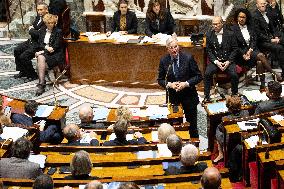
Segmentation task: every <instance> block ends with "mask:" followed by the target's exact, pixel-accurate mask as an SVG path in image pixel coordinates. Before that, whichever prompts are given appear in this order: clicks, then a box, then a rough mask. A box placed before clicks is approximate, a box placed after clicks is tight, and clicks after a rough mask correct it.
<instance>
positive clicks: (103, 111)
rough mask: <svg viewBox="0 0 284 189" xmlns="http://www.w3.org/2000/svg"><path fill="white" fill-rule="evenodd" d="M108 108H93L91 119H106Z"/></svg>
mask: <svg viewBox="0 0 284 189" xmlns="http://www.w3.org/2000/svg"><path fill="white" fill-rule="evenodd" d="M109 111H110V109H108V108H106V107H100V108H93V113H94V118H93V120H95V121H98V120H101V121H105V120H106V119H107V116H108V114H109Z"/></svg>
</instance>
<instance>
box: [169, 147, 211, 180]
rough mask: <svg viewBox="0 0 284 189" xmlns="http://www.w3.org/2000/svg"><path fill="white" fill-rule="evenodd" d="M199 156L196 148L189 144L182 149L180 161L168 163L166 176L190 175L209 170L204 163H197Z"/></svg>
mask: <svg viewBox="0 0 284 189" xmlns="http://www.w3.org/2000/svg"><path fill="white" fill-rule="evenodd" d="M198 156H199V151H198V149H197V148H196V146H194V145H192V144H187V145H186V146H184V147H183V148H182V149H181V153H180V161H179V162H169V163H168V168H167V169H166V170H165V175H178V174H188V173H196V172H202V171H204V169H206V168H207V164H206V163H204V162H199V163H196V162H197V160H198Z"/></svg>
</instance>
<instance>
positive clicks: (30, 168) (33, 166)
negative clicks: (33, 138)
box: [0, 138, 42, 179]
mask: <svg viewBox="0 0 284 189" xmlns="http://www.w3.org/2000/svg"><path fill="white" fill-rule="evenodd" d="M31 149H32V143H31V142H30V141H29V140H27V139H25V138H19V139H18V140H16V142H15V143H14V145H13V147H12V152H13V156H12V157H11V158H2V159H1V160H0V167H1V169H0V177H2V178H3V177H4V178H26V179H35V178H36V177H38V176H39V175H41V174H42V170H41V168H40V166H39V164H37V163H33V162H30V161H29V160H28V157H29V155H30V151H31Z"/></svg>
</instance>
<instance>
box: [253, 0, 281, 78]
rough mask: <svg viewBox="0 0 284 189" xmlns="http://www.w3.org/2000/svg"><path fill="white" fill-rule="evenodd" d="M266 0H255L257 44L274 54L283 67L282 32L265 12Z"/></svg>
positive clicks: (263, 49) (261, 48)
mask: <svg viewBox="0 0 284 189" xmlns="http://www.w3.org/2000/svg"><path fill="white" fill-rule="evenodd" d="M266 5H267V2H266V0H257V1H256V7H257V9H256V10H255V12H254V16H253V18H254V26H255V32H256V35H257V45H258V47H259V49H260V50H262V51H270V53H273V54H274V55H275V56H276V59H277V60H278V64H279V66H280V67H281V69H282V78H283V74H284V73H283V69H284V46H283V45H284V38H283V33H282V32H281V31H278V29H277V28H275V27H274V26H273V22H274V20H273V19H272V17H271V14H269V12H268V13H266V11H267V10H266Z"/></svg>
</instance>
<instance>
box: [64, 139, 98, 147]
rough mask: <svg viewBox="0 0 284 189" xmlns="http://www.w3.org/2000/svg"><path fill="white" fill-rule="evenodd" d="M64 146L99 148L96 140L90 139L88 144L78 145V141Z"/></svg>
mask: <svg viewBox="0 0 284 189" xmlns="http://www.w3.org/2000/svg"><path fill="white" fill-rule="evenodd" d="M66 146H99V141H98V140H97V139H92V140H91V141H90V143H80V140H76V141H71V142H69V141H68V143H67V144H66Z"/></svg>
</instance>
